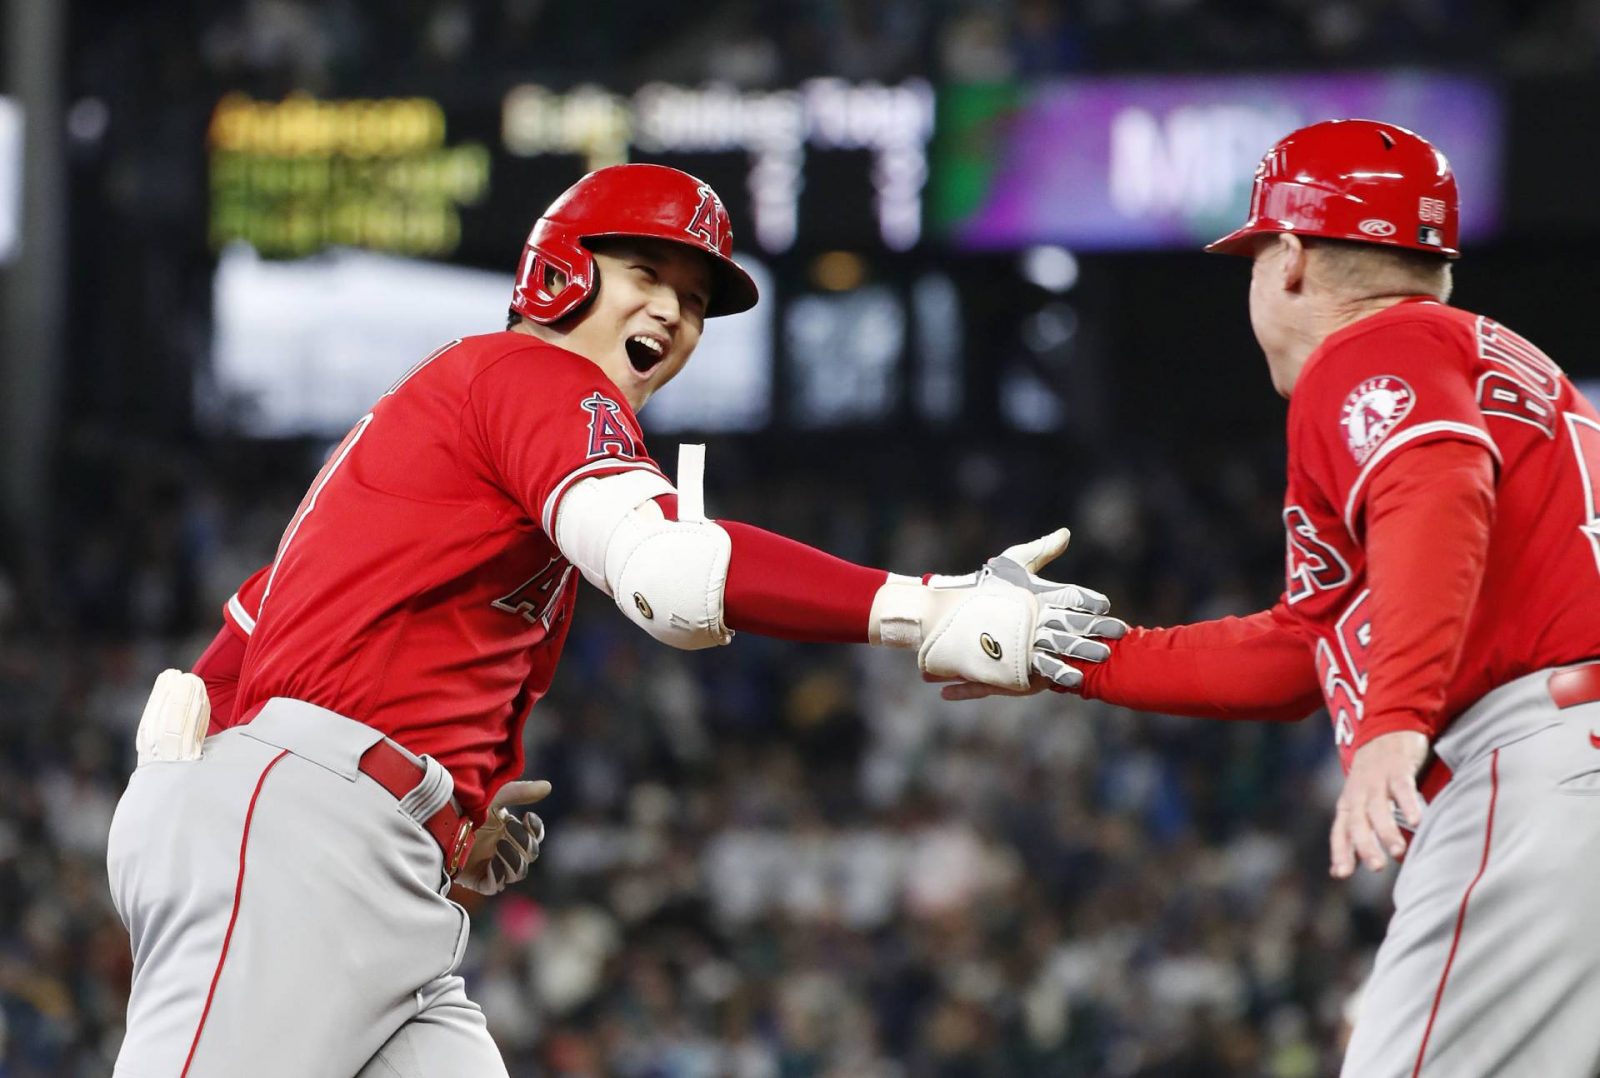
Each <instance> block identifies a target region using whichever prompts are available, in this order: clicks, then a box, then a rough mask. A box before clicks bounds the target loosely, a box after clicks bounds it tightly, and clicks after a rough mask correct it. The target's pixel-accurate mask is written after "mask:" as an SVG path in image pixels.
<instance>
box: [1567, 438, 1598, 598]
mask: <svg viewBox="0 0 1600 1078" xmlns="http://www.w3.org/2000/svg"><path fill="white" fill-rule="evenodd" d="M1567 429H1568V430H1570V431H1571V432H1572V449H1573V452H1575V453H1577V455H1578V475H1579V476H1581V477H1582V479H1583V523H1582V524H1579V525H1578V530H1579V531H1580V532H1582V533H1583V534H1584V536H1585V537H1586V538H1588V540H1589V545H1590V546H1591V547H1593V548H1594V563H1595V568H1596V569H1600V423H1596V422H1595V421H1594V420H1592V419H1589V418H1587V417H1585V416H1581V415H1575V414H1573V413H1572V412H1568V413H1567Z"/></svg>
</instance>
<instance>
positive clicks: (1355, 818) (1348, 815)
mask: <svg viewBox="0 0 1600 1078" xmlns="http://www.w3.org/2000/svg"><path fill="white" fill-rule="evenodd" d="M1427 759H1428V739H1427V737H1426V736H1425V735H1423V734H1420V733H1418V732H1417V731H1415V730H1396V731H1395V732H1394V733H1392V734H1383V735H1381V736H1379V737H1375V738H1373V739H1372V740H1371V741H1369V742H1367V743H1366V744H1365V745H1362V746H1361V747H1360V748H1359V749H1357V750H1356V754H1355V757H1354V758H1353V759H1352V760H1351V761H1350V774H1349V775H1347V776H1345V780H1344V791H1343V792H1342V793H1340V794H1339V801H1338V803H1337V804H1336V805H1335V806H1334V810H1333V832H1332V834H1331V835H1330V836H1329V838H1328V848H1329V851H1330V853H1331V855H1332V860H1331V865H1330V868H1329V871H1330V872H1331V873H1332V875H1333V876H1334V878H1335V879H1340V880H1343V879H1348V878H1349V877H1350V875H1351V874H1352V873H1353V872H1355V870H1356V861H1357V860H1358V859H1359V860H1360V861H1361V862H1362V863H1363V864H1365V865H1366V866H1367V867H1368V868H1369V869H1371V870H1372V871H1373V872H1382V871H1383V867H1384V866H1385V865H1386V864H1388V863H1389V858H1390V857H1393V858H1396V859H1399V857H1400V856H1401V855H1402V854H1404V853H1405V852H1406V840H1405V836H1403V835H1402V834H1400V825H1399V824H1398V823H1396V822H1395V809H1396V807H1398V808H1399V811H1400V815H1401V816H1402V817H1404V818H1405V821H1406V825H1407V826H1408V827H1411V828H1415V827H1416V826H1417V825H1418V824H1419V823H1421V822H1422V796H1421V795H1420V794H1418V793H1417V772H1418V771H1420V770H1421V769H1422V765H1423V764H1424V763H1425V762H1426V761H1427ZM1386 853H1387V856H1386V855H1385V854H1386Z"/></svg>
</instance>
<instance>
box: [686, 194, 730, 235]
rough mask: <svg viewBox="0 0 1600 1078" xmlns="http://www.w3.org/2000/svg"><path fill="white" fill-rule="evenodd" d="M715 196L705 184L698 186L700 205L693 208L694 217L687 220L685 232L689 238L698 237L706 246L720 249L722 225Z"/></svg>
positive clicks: (719, 207)
mask: <svg viewBox="0 0 1600 1078" xmlns="http://www.w3.org/2000/svg"><path fill="white" fill-rule="evenodd" d="M721 208H722V207H721V205H720V204H719V203H718V202H717V196H716V194H715V193H713V192H712V190H711V188H709V187H707V186H706V185H705V184H701V185H700V204H699V205H698V206H696V207H695V208H694V216H693V217H691V218H690V219H689V224H688V227H687V228H685V229H684V231H685V232H687V233H689V235H691V236H699V237H700V238H701V239H703V240H705V241H706V244H707V246H710V247H714V248H717V249H719V250H720V249H721V247H722V228H721V227H720V226H721V224H722V220H721V215H720V214H719V213H718V212H717V211H718V210H719V209H721Z"/></svg>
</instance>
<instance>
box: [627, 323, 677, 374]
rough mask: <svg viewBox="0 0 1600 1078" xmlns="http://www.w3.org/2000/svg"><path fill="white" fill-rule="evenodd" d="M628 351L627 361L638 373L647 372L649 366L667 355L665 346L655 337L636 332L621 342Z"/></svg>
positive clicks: (649, 368) (648, 371)
mask: <svg viewBox="0 0 1600 1078" xmlns="http://www.w3.org/2000/svg"><path fill="white" fill-rule="evenodd" d="M623 347H624V348H626V349H627V351H628V362H629V363H631V364H633V369H634V370H636V371H638V372H639V373H640V374H649V373H650V370H651V368H653V367H654V366H655V365H656V364H657V363H660V362H661V361H662V360H663V359H665V358H666V356H667V346H666V345H665V344H663V343H662V342H661V341H659V340H657V339H656V338H655V337H647V336H645V335H644V334H642V333H636V334H634V335H633V336H632V337H629V338H628V339H627V340H626V341H624V342H623Z"/></svg>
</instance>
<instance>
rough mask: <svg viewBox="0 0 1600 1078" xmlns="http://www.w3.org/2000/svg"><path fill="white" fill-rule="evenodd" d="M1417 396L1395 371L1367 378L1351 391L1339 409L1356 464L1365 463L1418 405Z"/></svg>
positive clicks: (1347, 441)
mask: <svg viewBox="0 0 1600 1078" xmlns="http://www.w3.org/2000/svg"><path fill="white" fill-rule="evenodd" d="M1416 403H1417V395H1416V394H1415V393H1413V392H1412V391H1411V387H1410V386H1408V385H1407V384H1406V383H1405V381H1404V380H1402V379H1400V378H1396V377H1395V376H1394V375H1392V374H1380V375H1377V376H1376V377H1374V378H1368V379H1367V380H1366V381H1364V382H1362V383H1361V384H1360V385H1358V386H1356V387H1355V388H1354V389H1352V390H1351V391H1350V395H1349V396H1348V397H1346V398H1345V399H1344V407H1343V408H1341V409H1340V411H1339V425H1340V426H1341V427H1343V428H1344V443H1345V445H1346V446H1348V447H1349V449H1350V455H1351V456H1353V457H1355V458H1356V463H1357V464H1365V463H1366V462H1367V458H1368V457H1370V456H1372V454H1373V452H1374V451H1376V450H1377V448H1378V446H1380V445H1382V444H1383V440H1384V439H1385V438H1387V437H1388V436H1389V432H1390V431H1392V430H1394V429H1395V428H1396V427H1398V426H1399V425H1400V424H1401V423H1402V422H1403V421H1404V420H1405V418H1406V416H1408V415H1410V414H1411V409H1412V408H1413V407H1415V406H1416Z"/></svg>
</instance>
